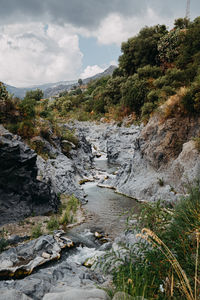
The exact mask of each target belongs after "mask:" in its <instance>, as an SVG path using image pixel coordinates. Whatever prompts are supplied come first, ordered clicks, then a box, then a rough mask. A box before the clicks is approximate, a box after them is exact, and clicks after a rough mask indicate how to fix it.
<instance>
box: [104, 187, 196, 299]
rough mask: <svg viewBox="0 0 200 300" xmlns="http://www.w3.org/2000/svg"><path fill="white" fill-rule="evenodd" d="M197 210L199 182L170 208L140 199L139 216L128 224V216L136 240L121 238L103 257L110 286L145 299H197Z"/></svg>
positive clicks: (129, 230) (129, 229)
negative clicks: (111, 284)
mask: <svg viewBox="0 0 200 300" xmlns="http://www.w3.org/2000/svg"><path fill="white" fill-rule="evenodd" d="M199 214H200V184H199V182H198V183H197V184H196V185H195V186H193V187H190V188H189V194H188V196H187V197H184V198H182V200H181V201H180V203H177V204H176V206H175V208H174V209H172V208H169V207H166V204H164V203H162V202H157V203H155V204H144V205H143V206H142V209H141V212H140V214H139V215H137V222H134V225H131V223H132V222H130V221H131V218H130V219H129V220H128V221H129V222H128V224H127V234H130V233H132V234H134V235H135V236H136V238H135V242H134V243H131V239H130V243H129V244H127V243H126V244H125V243H124V244H123V243H121V245H120V247H121V249H120V250H119V249H117V250H116V251H114V250H113V251H111V252H109V253H107V254H106V255H105V257H104V258H103V260H102V258H101V260H102V262H103V267H104V270H105V271H106V273H107V272H108V273H109V274H110V273H111V274H112V275H113V283H114V292H117V291H124V292H126V293H128V294H129V295H132V296H143V297H145V299H160V300H164V299H188V300H196V299H199V295H200V285H199V278H200V269H199V259H200V253H199V238H200V231H199V229H200V223H199ZM134 218H136V216H134ZM132 224H133V223H132ZM140 232H142V233H140ZM137 233H139V234H137ZM115 249H116V247H115ZM105 261H106V262H105ZM100 265H101V266H102V263H100ZM111 292H113V291H111Z"/></svg>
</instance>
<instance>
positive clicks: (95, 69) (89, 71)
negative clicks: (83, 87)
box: [80, 65, 105, 79]
mask: <svg viewBox="0 0 200 300" xmlns="http://www.w3.org/2000/svg"><path fill="white" fill-rule="evenodd" d="M104 70H105V69H103V68H101V67H99V66H97V65H94V66H87V68H85V70H84V71H83V73H81V75H80V78H82V79H85V78H88V77H91V76H94V75H96V74H98V73H102V72H103V71H104Z"/></svg>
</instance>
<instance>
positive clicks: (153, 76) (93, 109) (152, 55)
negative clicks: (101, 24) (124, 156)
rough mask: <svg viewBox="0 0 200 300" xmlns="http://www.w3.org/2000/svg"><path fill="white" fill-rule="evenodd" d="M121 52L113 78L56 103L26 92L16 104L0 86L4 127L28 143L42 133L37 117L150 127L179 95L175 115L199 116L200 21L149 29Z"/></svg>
mask: <svg viewBox="0 0 200 300" xmlns="http://www.w3.org/2000/svg"><path fill="white" fill-rule="evenodd" d="M121 51H122V55H121V56H120V57H119V66H118V68H117V69H115V71H114V73H113V75H112V76H107V77H103V78H100V79H97V80H94V81H92V82H90V83H89V84H88V85H87V86H84V85H83V82H82V80H81V79H79V80H78V84H77V85H76V86H74V88H73V89H72V90H71V91H68V92H67V91H66V92H62V93H60V95H59V96H58V97H55V98H54V99H51V100H48V99H43V100H42V101H41V98H42V97H43V93H42V91H40V90H36V91H29V92H27V94H26V96H25V98H24V100H23V101H20V100H19V99H16V98H12V100H11V97H10V96H9V95H8V94H7V91H6V90H5V88H4V86H3V85H2V84H1V85H0V99H1V100H0V107H1V109H0V121H1V122H4V123H5V122H6V123H10V124H9V126H8V127H9V129H10V130H11V131H13V132H16V133H19V134H21V135H22V136H24V137H27V138H29V137H31V136H33V134H34V133H33V128H34V127H37V124H36V123H37V122H36V121H37V118H36V120H35V116H36V115H37V116H39V117H40V118H43V119H45V120H47V121H50V122H52V120H56V119H58V118H59V119H60V120H62V119H64V120H66V119H69V118H76V119H78V120H82V121H84V120H88V119H98V118H100V117H102V116H105V117H106V118H107V119H109V118H114V119H117V120H121V119H122V118H123V117H124V116H126V115H128V114H132V117H133V119H134V120H136V119H137V120H141V119H142V120H143V121H148V119H149V117H150V116H151V114H152V112H154V111H156V110H157V109H158V108H159V106H160V105H162V104H163V103H164V102H165V101H166V100H167V99H168V98H169V97H171V96H173V95H177V94H178V95H179V97H178V100H177V98H176V105H174V107H173V109H172V110H170V113H172V112H173V113H179V114H197V113H199V111H200V17H198V18H196V19H195V20H194V21H193V22H190V21H189V20H187V19H178V20H176V21H175V23H174V28H173V29H172V30H170V31H168V30H167V29H166V26H165V25H157V26H153V27H145V28H143V29H142V30H141V31H140V32H139V33H138V35H137V36H135V37H132V38H130V39H128V41H127V42H124V43H122V47H121ZM183 87H184V89H183ZM181 88H182V89H181ZM180 90H181V93H180ZM16 108H17V109H16ZM16 110H17V113H16ZM11 119H12V121H11V122H8V120H11Z"/></svg>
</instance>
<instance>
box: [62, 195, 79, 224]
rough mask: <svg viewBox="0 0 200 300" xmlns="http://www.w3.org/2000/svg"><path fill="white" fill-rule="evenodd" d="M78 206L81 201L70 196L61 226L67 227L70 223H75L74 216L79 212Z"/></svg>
mask: <svg viewBox="0 0 200 300" xmlns="http://www.w3.org/2000/svg"><path fill="white" fill-rule="evenodd" d="M78 205H79V200H78V199H77V198H76V197H75V196H74V195H72V196H70V198H69V200H68V202H67V205H66V209H65V212H64V214H63V216H62V217H61V219H60V224H62V225H67V224H68V223H70V222H73V218H74V214H75V213H76V211H77V208H78Z"/></svg>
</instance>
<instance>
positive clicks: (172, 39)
mask: <svg viewBox="0 0 200 300" xmlns="http://www.w3.org/2000/svg"><path fill="white" fill-rule="evenodd" d="M184 37H185V34H184V33H183V32H182V31H181V30H180V29H176V30H172V31H170V32H168V33H167V34H166V35H164V36H163V37H162V38H161V39H160V40H159V42H158V52H159V59H160V61H161V62H162V63H163V64H164V65H165V66H167V63H172V62H174V60H175V59H176V57H177V56H178V55H179V53H180V44H181V42H183V39H184Z"/></svg>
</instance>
